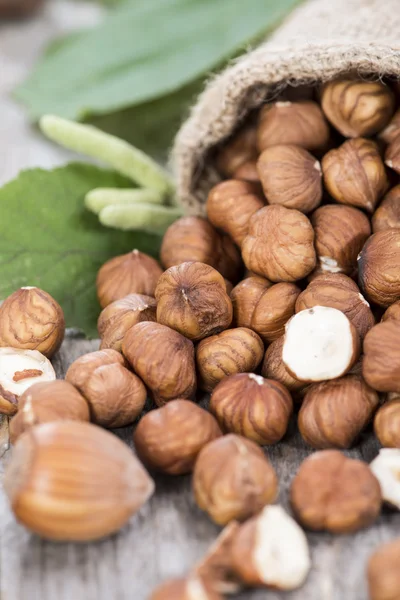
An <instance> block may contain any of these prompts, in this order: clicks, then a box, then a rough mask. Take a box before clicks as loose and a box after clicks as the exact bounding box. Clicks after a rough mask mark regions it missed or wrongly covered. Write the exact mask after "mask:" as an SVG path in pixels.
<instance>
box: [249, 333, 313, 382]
mask: <svg viewBox="0 0 400 600" xmlns="http://www.w3.org/2000/svg"><path fill="white" fill-rule="evenodd" d="M283 342H284V336H282V337H280V338H278V339H277V340H275V341H274V342H272V344H270V346H268V348H267V351H266V353H265V356H264V361H263V364H262V369H261V374H262V376H263V377H265V378H266V379H275V381H279V383H281V384H282V385H284V386H285V387H286V388H287V389H288V390H289V391H291V392H293V393H296V392H301V391H302V390H304V388H306V387H307V385H308V384H307V383H306V382H304V381H300V380H299V379H296V378H295V377H293V375H292V374H291V373H290V372H289V371H288V370H287V368H286V367H285V365H284V363H283V360H282V349H283Z"/></svg>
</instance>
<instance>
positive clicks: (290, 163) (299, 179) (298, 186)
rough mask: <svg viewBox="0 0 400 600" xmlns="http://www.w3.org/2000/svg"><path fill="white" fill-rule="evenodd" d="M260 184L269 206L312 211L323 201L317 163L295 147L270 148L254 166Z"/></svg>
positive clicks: (306, 153) (304, 151)
mask: <svg viewBox="0 0 400 600" xmlns="http://www.w3.org/2000/svg"><path fill="white" fill-rule="evenodd" d="M257 168H258V173H259V175H260V180H261V185H262V187H263V190H264V194H265V196H266V198H267V200H268V203H269V204H279V205H282V206H286V208H295V209H297V210H300V211H302V212H304V213H308V212H311V211H312V210H314V209H315V208H317V206H319V205H320V203H321V200H322V172H321V165H320V163H319V161H318V160H317V159H316V158H315V156H312V154H310V153H309V152H307V150H304V149H303V148H299V147H298V146H289V145H288V146H284V145H279V146H270V147H269V148H267V149H266V150H264V151H263V153H262V154H261V155H260V158H259V159H258V163H257Z"/></svg>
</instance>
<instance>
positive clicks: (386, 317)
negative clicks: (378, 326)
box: [382, 300, 400, 321]
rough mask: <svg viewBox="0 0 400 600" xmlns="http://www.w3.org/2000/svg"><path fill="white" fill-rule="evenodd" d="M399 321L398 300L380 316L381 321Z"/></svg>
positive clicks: (399, 302) (399, 304) (399, 308)
mask: <svg viewBox="0 0 400 600" xmlns="http://www.w3.org/2000/svg"><path fill="white" fill-rule="evenodd" d="M391 320H393V321H400V300H397V302H394V304H392V305H391V306H389V308H387V309H386V310H385V312H384V313H383V316H382V321H391Z"/></svg>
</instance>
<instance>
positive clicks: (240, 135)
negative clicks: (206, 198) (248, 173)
mask: <svg viewBox="0 0 400 600" xmlns="http://www.w3.org/2000/svg"><path fill="white" fill-rule="evenodd" d="M257 154H258V152H257V129H256V127H255V125H253V124H252V123H250V124H249V125H245V126H244V127H242V128H241V129H240V130H239V131H237V132H236V133H235V134H234V135H233V137H232V138H231V139H230V140H228V142H227V143H225V145H224V146H222V148H221V149H220V150H219V153H218V156H217V160H216V163H217V168H218V171H219V172H220V173H221V174H222V175H224V176H225V177H232V176H233V175H234V173H235V171H236V170H237V169H238V168H239V167H241V165H243V164H244V163H245V162H247V161H249V160H252V159H254V158H256V157H257Z"/></svg>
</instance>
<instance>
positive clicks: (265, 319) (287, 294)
mask: <svg viewBox="0 0 400 600" xmlns="http://www.w3.org/2000/svg"><path fill="white" fill-rule="evenodd" d="M300 292H301V290H300V288H298V287H297V285H295V284H294V283H276V284H275V285H273V286H272V287H270V288H269V289H267V290H266V291H265V292H264V293H263V295H262V296H261V298H260V299H259V301H258V303H257V305H256V307H255V309H254V312H253V316H252V318H251V323H250V328H251V329H252V330H253V331H255V332H256V333H258V335H259V336H260V337H261V339H262V340H264V342H273V341H274V340H276V339H278V338H279V337H281V335H283V334H284V333H285V325H286V323H287V322H288V320H289V319H290V318H291V317H292V316H293V315H294V309H295V305H296V300H297V297H298V295H299V294H300Z"/></svg>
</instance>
